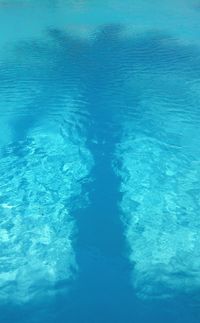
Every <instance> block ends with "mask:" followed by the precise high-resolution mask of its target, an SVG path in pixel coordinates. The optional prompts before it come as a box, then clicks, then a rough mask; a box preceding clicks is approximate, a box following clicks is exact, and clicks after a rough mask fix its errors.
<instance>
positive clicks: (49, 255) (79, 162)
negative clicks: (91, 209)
mask: <svg viewBox="0 0 200 323" xmlns="http://www.w3.org/2000/svg"><path fill="white" fill-rule="evenodd" d="M79 144H80V146H79V147H78V146H77V145H76V144H75V143H73V142H72V140H70V139H67V137H66V136H65V137H63V136H62V135H61V134H60V135H59V134H57V133H48V132H44V131H42V130H40V132H38V131H32V133H31V134H30V135H29V136H28V137H27V138H26V140H25V141H19V142H15V143H11V144H9V145H7V146H6V147H4V148H2V150H1V161H0V170H1V171H0V181H1V194H0V208H1V210H0V213H1V219H0V227H1V229H0V245H1V252H0V262H1V267H0V268H1V269H0V289H1V292H0V299H1V301H6V302H7V301H14V302H25V301H29V300H30V299H32V298H35V297H37V299H40V298H41V296H47V295H51V294H52V293H54V292H55V291H54V290H53V287H54V286H55V284H56V283H59V282H60V281H66V280H68V279H71V278H72V277H73V275H74V273H75V271H76V269H77V265H76V260H75V253H74V250H73V243H72V242H73V232H74V220H73V219H72V218H71V216H70V209H71V203H70V201H72V199H73V198H74V196H77V195H78V194H80V193H81V184H80V180H81V179H82V178H84V177H85V176H87V175H88V171H89V168H90V164H91V160H90V155H89V154H88V151H87V150H86V148H85V147H84V142H82V143H81V141H80V143H79ZM82 156H83V157H82Z"/></svg>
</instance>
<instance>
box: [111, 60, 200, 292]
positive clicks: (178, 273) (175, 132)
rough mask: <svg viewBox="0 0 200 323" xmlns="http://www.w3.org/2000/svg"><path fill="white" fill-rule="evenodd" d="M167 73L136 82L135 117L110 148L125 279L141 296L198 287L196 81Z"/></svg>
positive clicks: (199, 170) (199, 202)
mask: <svg viewBox="0 0 200 323" xmlns="http://www.w3.org/2000/svg"><path fill="white" fill-rule="evenodd" d="M190 67H191V65H190ZM168 69H169V70H168V71H166V70H162V69H161V70H159V73H156V77H155V75H154V74H148V76H143V83H142V84H143V89H142V91H141V93H140V101H139V103H138V107H137V114H136V115H135V116H134V117H132V120H131V117H129V120H127V121H125V122H124V135H123V137H122V140H121V143H120V144H119V145H118V147H117V155H118V158H119V160H120V161H121V163H122V168H121V171H120V172H119V173H120V176H121V180H122V184H121V192H123V198H122V201H121V211H122V213H123V216H122V220H123V222H124V224H125V228H126V237H127V240H128V244H129V250H130V261H131V263H132V264H133V275H132V281H133V285H134V288H135V289H136V292H137V294H138V296H139V297H142V298H166V297H175V296H176V295H178V294H182V295H184V294H190V293H192V292H196V291H198V290H199V288H200V272H199V267H200V251H199V250H200V238H199V229H200V218H199V209H200V199H199V196H200V184H199V178H200V149H199V145H198V143H199V141H200V131H199V126H200V118H199V111H198V106H199V102H200V96H199V90H198V84H200V80H199V79H198V78H194V76H193V77H192V78H191V74H190V73H189V75H190V77H189V76H188V74H186V75H185V76H184V77H183V71H184V69H183V68H182V70H181V73H182V77H181V80H180V78H179V73H180V72H179V73H177V71H176V73H175V74H174V72H173V70H171V67H170V65H169V66H168ZM166 74H167V76H166ZM146 79H151V81H152V82H151V83H150V82H147V83H146V82H145V80H146ZM146 84H148V86H146ZM194 84H195V86H194ZM132 86H134V85H133V83H132ZM197 102H198V104H197ZM140 112H141V113H140ZM134 121H135V122H134Z"/></svg>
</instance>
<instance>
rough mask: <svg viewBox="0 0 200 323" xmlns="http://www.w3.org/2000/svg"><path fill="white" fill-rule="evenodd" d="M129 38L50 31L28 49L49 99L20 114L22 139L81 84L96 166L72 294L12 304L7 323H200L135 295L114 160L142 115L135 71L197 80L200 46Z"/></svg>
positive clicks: (80, 215) (81, 220)
mask: <svg viewBox="0 0 200 323" xmlns="http://www.w3.org/2000/svg"><path fill="white" fill-rule="evenodd" d="M122 35H123V28H122V27H121V26H117V25H110V26H104V27H102V28H100V29H99V30H98V31H97V32H96V33H95V34H94V35H93V36H94V37H93V38H92V39H90V40H83V39H82V40H81V39H77V38H75V37H73V36H72V35H69V34H67V33H63V32H62V31H59V30H50V31H49V32H48V36H49V38H50V40H51V42H50V44H49V43H48V42H47V43H45V42H44V44H35V46H34V44H32V45H31V46H30V44H29V43H27V44H23V46H21V51H22V52H21V53H22V56H23V55H24V57H25V60H26V59H27V58H29V59H30V66H29V67H30V73H32V72H33V73H35V74H34V75H35V77H39V76H40V75H42V76H43V78H44V75H43V74H45V73H46V74H45V75H46V76H47V78H44V79H45V80H46V81H45V82H46V83H45V82H44V85H43V91H46V93H48V94H49V97H48V98H47V99H46V95H45V93H43V94H42V96H39V97H38V99H37V100H35V103H34V104H33V105H30V106H29V107H28V110H29V109H31V110H32V117H31V118H29V117H28V116H25V117H23V118H22V117H20V116H19V117H18V119H17V121H15V123H14V125H13V127H14V129H15V137H16V138H18V139H23V138H24V137H26V135H27V133H28V132H29V130H31V128H32V127H34V124H35V123H37V121H40V119H44V120H45V118H46V116H47V114H48V113H49V111H48V108H47V107H49V109H50V107H51V106H52V105H53V106H54V107H55V106H56V105H57V106H58V109H59V105H60V104H61V106H62V107H61V109H64V107H63V105H62V100H63V97H62V96H60V95H59V94H60V93H61V92H65V91H66V92H67V93H70V91H72V92H73V93H76V91H75V90H74V88H76V89H77V88H78V91H79V93H80V98H81V101H80V102H81V103H80V102H79V101H78V100H77V102H78V103H77V102H75V103H77V104H78V108H79V111H80V113H83V111H85V112H87V114H86V115H88V117H86V118H85V119H84V120H83V128H84V135H86V137H87V143H86V144H87V148H89V150H90V151H91V153H92V155H93V158H94V167H93V170H92V174H91V177H92V181H90V182H88V183H86V184H84V185H83V190H84V191H85V193H86V192H87V193H88V197H89V201H90V202H89V204H88V206H87V207H85V208H82V209H79V210H77V209H75V208H74V210H73V215H74V217H75V218H76V223H77V228H78V234H77V239H76V242H75V244H74V247H75V251H76V255H77V262H78V266H79V275H78V277H77V279H76V281H74V282H72V287H71V289H70V291H69V293H68V294H67V295H66V296H65V297H58V298H57V300H55V302H54V303H53V304H51V305H50V306H48V304H47V306H44V308H40V307H38V306H37V309H36V310H35V309H34V310H32V312H31V309H30V308H27V312H26V311H25V310H24V309H23V310H20V311H19V312H18V311H17V310H15V309H13V313H12V311H11V309H7V310H6V309H5V308H4V312H5V313H6V314H5V315H4V318H3V320H2V321H1V320H0V322H1V323H8V322H13V318H14V317H15V320H14V322H15V323H17V322H20V323H25V322H30V323H31V322H34V323H36V322H37V323H38V322H39V323H40V322H45V323H46V322H47V323H48V322H50V323H53V322H59V323H64V322H69V323H79V322H81V323H110V322H113V323H133V322H135V323H146V322H148V323H149V322H152V323H161V322H164V321H163V317H164V318H165V322H172V323H196V321H195V319H194V320H193V321H192V322H191V321H190V317H188V316H187V313H185V315H184V317H182V314H183V313H184V310H183V309H182V307H179V308H177V307H176V304H175V303H174V302H171V303H170V302H168V301H167V302H164V301H163V302H162V301H160V302H159V301H157V302H154V303H153V302H152V303H151V302H149V303H146V302H142V301H141V302H140V301H138V300H137V299H136V296H135V295H134V291H133V288H132V286H131V281H130V279H131V267H130V264H129V261H128V257H127V250H126V241H125V237H124V230H123V225H122V222H121V220H120V214H119V209H118V202H119V201H120V200H121V195H120V193H119V185H120V183H119V178H117V177H116V175H115V173H114V170H113V167H112V162H113V160H114V152H115V146H116V144H117V143H118V142H119V141H120V137H121V131H122V127H123V122H121V121H122V120H124V118H126V113H127V111H129V112H130V110H131V112H132V113H133V117H132V119H131V120H132V122H134V112H135V111H137V112H138V113H139V114H141V115H142V111H139V102H140V92H139V91H138V86H137V84H135V86H132V88H131V89H132V92H131V93H130V92H127V88H126V85H124V84H125V81H126V78H127V77H128V75H129V72H130V71H131V73H133V74H135V75H137V74H138V73H146V72H147V71H151V70H155V71H156V72H159V73H160V72H161V73H163V72H165V71H168V72H169V71H173V72H174V71H176V73H186V74H187V75H188V77H189V78H196V77H198V76H199V70H198V69H192V68H191V69H188V64H190V66H191V64H194V65H196V64H197V61H200V59H199V56H197V55H196V54H197V52H196V50H195V49H193V48H190V47H187V46H185V47H182V46H181V45H178V44H176V42H175V41H174V40H172V39H171V38H170V37H168V36H166V35H164V36H163V35H156V34H153V35H151V34H147V35H141V36H140V37H135V38H134V37H123V36H122ZM48 46H49V47H48ZM18 51H20V47H19V48H18ZM36 56H39V57H41V60H43V61H44V62H45V66H42V67H41V69H40V71H39V72H38V71H37V68H36V69H35V64H36V67H37V63H36V60H35V57H36ZM191 57H192V58H194V60H193V63H191ZM48 63H49V64H50V65H48ZM46 64H47V65H46ZM199 66H200V64H199ZM26 72H27V70H26V69H25V72H24V73H26ZM37 73H39V74H38V75H37ZM21 77H22V78H23V76H21ZM38 105H39V106H40V107H39V108H40V114H39V115H38V110H37V109H38ZM41 105H44V107H41ZM66 118H67V116H66ZM69 119H70V117H69ZM76 203H77V201H76ZM172 308H173V310H172V311H170V309H172ZM175 309H176V310H175ZM37 311H38V312H37ZM48 311H50V313H48V315H49V316H48V315H47V314H46V313H47V312H48ZM33 312H34V313H33ZM8 313H9V314H8ZM32 313H33V317H31V314H32ZM37 313H38V314H37ZM28 315H29V316H28ZM45 315H47V316H45ZM188 315H189V314H188ZM27 317H28V319H27ZM34 317H35V319H34Z"/></svg>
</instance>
